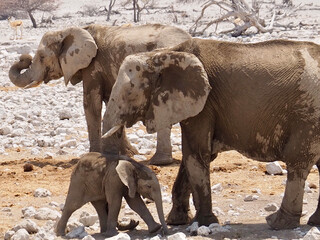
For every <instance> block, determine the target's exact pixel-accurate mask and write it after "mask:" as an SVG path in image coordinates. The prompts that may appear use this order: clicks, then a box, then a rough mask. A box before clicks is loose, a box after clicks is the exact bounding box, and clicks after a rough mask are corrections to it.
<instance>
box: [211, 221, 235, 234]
mask: <svg viewBox="0 0 320 240" xmlns="http://www.w3.org/2000/svg"><path fill="white" fill-rule="evenodd" d="M209 229H210V231H211V233H212V234H215V233H219V232H230V227H229V226H220V224H219V223H211V224H210V225H209Z"/></svg>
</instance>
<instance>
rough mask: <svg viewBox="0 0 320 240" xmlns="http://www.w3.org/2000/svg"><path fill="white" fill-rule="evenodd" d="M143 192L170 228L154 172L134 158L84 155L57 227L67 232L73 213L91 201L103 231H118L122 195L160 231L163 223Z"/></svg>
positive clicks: (133, 224)
mask: <svg viewBox="0 0 320 240" xmlns="http://www.w3.org/2000/svg"><path fill="white" fill-rule="evenodd" d="M140 195H142V196H143V197H147V198H149V199H152V200H154V201H155V204H156V207H157V211H158V216H159V219H160V222H161V224H162V228H163V231H164V232H165V233H166V232H167V231H168V228H167V225H166V223H165V220H164V214H163V207H162V197H161V190H160V185H159V182H158V179H157V177H156V175H155V174H154V172H153V171H152V170H150V169H149V168H148V167H146V166H144V165H142V164H140V163H137V162H136V161H134V160H132V159H131V158H127V157H119V156H115V155H108V156H107V155H102V154H100V153H96V152H91V153H88V154H86V155H84V156H83V157H81V158H80V160H79V162H78V163H77V165H76V167H75V169H74V170H73V172H72V175H71V180H70V186H69V190H68V195H67V199H66V202H65V207H64V209H63V212H62V217H61V219H60V220H59V222H58V224H57V228H56V232H57V235H64V234H65V228H66V224H67V222H68V219H69V217H70V216H71V214H72V213H73V212H74V211H76V210H77V209H79V208H80V207H82V206H83V205H84V204H85V203H87V202H91V203H92V205H93V206H94V208H95V209H96V211H97V213H98V216H99V221H100V230H101V232H106V235H107V236H113V235H116V234H117V233H118V232H117V230H116V227H117V219H118V215H119V211H120V208H121V201H122V197H124V198H125V199H126V201H127V203H128V205H129V206H130V207H131V208H132V209H133V210H134V211H135V212H137V213H138V214H139V215H140V217H141V218H142V219H143V220H144V221H145V222H146V224H147V225H148V230H149V232H150V233H152V232H156V231H158V230H159V229H160V228H161V225H160V224H158V223H156V222H155V221H154V219H153V217H152V215H151V214H150V212H149V210H148V209H147V207H146V205H145V204H144V202H143V200H142V199H141V197H140ZM137 224H138V222H135V221H133V220H131V222H130V224H129V225H125V226H119V225H118V229H119V230H129V229H133V228H135V227H136V225H137Z"/></svg>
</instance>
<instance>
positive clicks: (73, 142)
mask: <svg viewBox="0 0 320 240" xmlns="http://www.w3.org/2000/svg"><path fill="white" fill-rule="evenodd" d="M75 146H77V141H76V140H75V139H70V140H67V141H64V142H63V143H61V144H60V148H64V147H75Z"/></svg>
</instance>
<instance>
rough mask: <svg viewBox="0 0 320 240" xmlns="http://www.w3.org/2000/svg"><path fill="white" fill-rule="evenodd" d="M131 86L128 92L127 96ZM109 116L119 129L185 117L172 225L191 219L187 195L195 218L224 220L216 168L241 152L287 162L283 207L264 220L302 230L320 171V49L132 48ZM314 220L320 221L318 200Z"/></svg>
mask: <svg viewBox="0 0 320 240" xmlns="http://www.w3.org/2000/svg"><path fill="white" fill-rule="evenodd" d="M197 59H198V61H199V62H198V63H197V62H196V60H197ZM204 72H205V73H206V74H204ZM173 79H174V81H173ZM179 81H180V82H179ZM210 88H211V90H209V89H210ZM125 92H130V95H129V96H128V97H126V98H123V96H124V93H125ZM131 96H132V97H131ZM186 101H188V104H185V106H183V104H184V103H185V102H186ZM120 106H121V107H120ZM133 109H140V111H139V113H137V112H134V111H133ZM133 113H134V114H133ZM109 114H110V115H109ZM107 119H108V120H109V121H110V123H109V124H108V125H109V126H112V127H119V126H123V125H124V124H126V126H127V127H130V126H131V125H132V124H134V123H135V122H136V121H138V120H142V121H143V122H144V124H145V125H146V128H147V130H148V132H154V131H158V130H159V129H160V128H163V127H166V126H169V125H170V124H174V123H176V122H180V125H181V129H182V152H183V158H182V164H181V166H180V170H179V173H178V176H177V179H176V181H175V184H174V186H173V190H172V198H173V207H172V210H171V212H170V214H169V217H168V219H167V223H170V224H185V223H186V222H187V221H188V210H189V201H188V197H189V195H190V193H192V195H193V200H194V203H195V208H196V216H195V218H194V220H195V221H198V222H199V223H200V224H201V225H202V224H205V225H208V224H210V223H213V222H217V221H218V219H217V218H216V216H214V214H213V213H212V205H211V193H210V178H209V174H210V172H209V165H210V162H211V161H212V160H213V159H215V158H216V156H217V154H218V153H219V152H221V151H225V150H230V149H235V150H237V151H239V152H241V153H242V154H244V155H246V156H248V157H250V158H253V159H257V160H259V161H266V162H269V161H275V160H282V161H283V162H285V163H286V165H287V170H288V176H287V184H286V189H285V193H284V197H283V200H282V204H281V207H280V209H279V210H278V211H277V212H276V213H273V214H271V215H270V216H268V217H267V222H268V224H269V225H270V226H271V227H272V228H273V229H286V228H295V227H297V226H299V224H300V217H301V212H302V201H303V193H304V184H305V180H306V178H307V176H308V174H309V171H310V169H311V167H312V166H313V165H314V164H317V166H318V168H319V163H318V160H319V158H320V124H319V119H320V46H319V45H317V44H314V43H310V42H293V41H282V40H276V41H268V42H262V43H256V44H239V43H230V42H220V41H214V40H201V39H193V40H190V41H186V42H185V43H182V44H180V45H178V46H176V47H173V48H171V49H170V51H169V50H161V51H159V52H157V53H145V54H137V55H131V56H129V57H127V58H126V59H125V61H124V62H123V64H122V66H121V68H120V70H119V74H118V78H117V81H116V83H115V85H114V87H113V90H112V93H111V96H110V101H109V104H108V106H107ZM309 224H312V225H320V205H318V208H317V210H316V212H315V213H314V214H313V215H312V216H311V218H310V219H309Z"/></svg>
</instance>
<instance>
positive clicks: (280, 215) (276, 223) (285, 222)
mask: <svg viewBox="0 0 320 240" xmlns="http://www.w3.org/2000/svg"><path fill="white" fill-rule="evenodd" d="M300 217H301V216H300V215H299V216H298V215H295V216H294V215H292V214H289V213H286V212H285V211H284V210H283V209H282V208H280V209H279V210H278V211H277V212H275V213H273V214H271V215H269V216H267V217H266V220H267V223H268V225H269V226H270V227H271V228H272V229H275V230H280V229H293V228H296V227H298V226H299V225H300Z"/></svg>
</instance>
